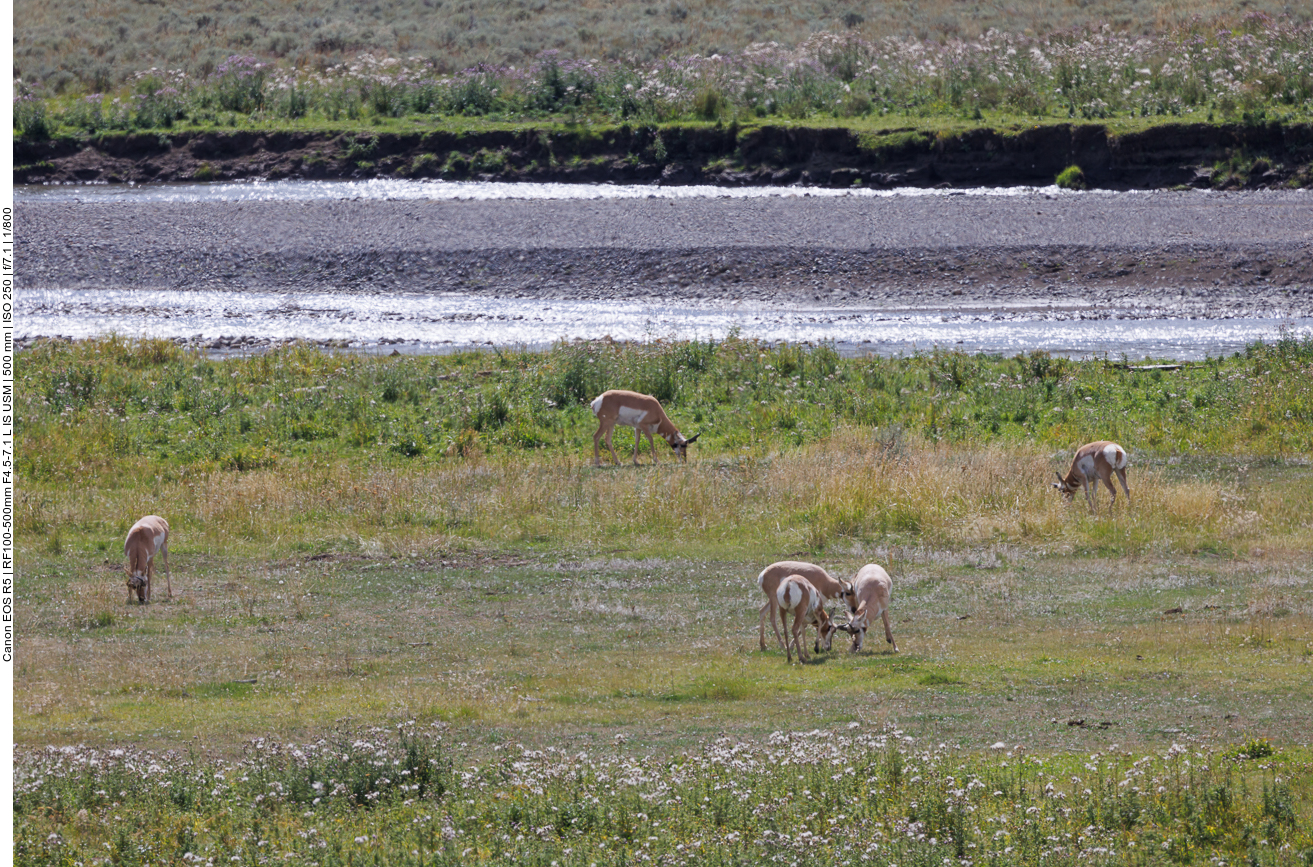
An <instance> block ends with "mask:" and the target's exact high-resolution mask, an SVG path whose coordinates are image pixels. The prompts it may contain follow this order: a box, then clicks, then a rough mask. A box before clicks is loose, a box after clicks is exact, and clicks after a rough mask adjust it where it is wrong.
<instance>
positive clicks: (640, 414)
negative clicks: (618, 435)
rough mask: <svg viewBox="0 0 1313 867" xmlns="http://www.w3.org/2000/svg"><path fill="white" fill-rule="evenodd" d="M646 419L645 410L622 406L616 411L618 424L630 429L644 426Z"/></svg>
mask: <svg viewBox="0 0 1313 867" xmlns="http://www.w3.org/2000/svg"><path fill="white" fill-rule="evenodd" d="M645 418H647V410H645V409H632V408H630V407H627V406H622V407H620V409H618V410H616V423H617V424H622V425H626V426H628V427H638V426H639V425H640V424H642V422H643V419H645Z"/></svg>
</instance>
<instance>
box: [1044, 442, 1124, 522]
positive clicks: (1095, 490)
mask: <svg viewBox="0 0 1313 867" xmlns="http://www.w3.org/2000/svg"><path fill="white" fill-rule="evenodd" d="M1128 466H1130V460H1129V459H1128V458H1127V456H1126V449H1124V448H1122V447H1121V446H1119V445H1117V444H1116V443H1110V442H1108V441H1107V440H1099V441H1098V442H1097V443H1090V444H1089V445H1083V446H1081V447H1080V448H1079V449H1078V450H1077V451H1076V457H1074V458H1072V460H1071V469H1069V470H1067V476H1066V478H1063V476H1062V473H1057V476H1058V481H1057V483H1056V484H1055V485H1054V486H1053V487H1055V488H1057V489H1058V490H1059V491H1061V492H1062V493H1063V494H1065V495H1066V496H1067V499H1069V500H1070V499H1072V498H1073V497H1074V496H1075V495H1076V488H1077V486H1079V487H1081V488H1084V489H1085V501H1086V502H1088V503H1089V504H1090V509H1091V510H1093V509H1096V508H1098V504H1097V502H1096V501H1097V499H1098V494H1099V481H1102V482H1103V483H1104V484H1105V485H1107V486H1108V493H1110V494H1112V503H1113V505H1116V504H1117V489H1116V488H1114V487H1113V486H1112V474H1113V473H1116V474H1117V480H1118V481H1119V482H1121V483H1122V490H1123V491H1125V492H1126V502H1128V503H1129V502H1130V501H1131V489H1130V488H1128V487H1126V468H1127V467H1128Z"/></svg>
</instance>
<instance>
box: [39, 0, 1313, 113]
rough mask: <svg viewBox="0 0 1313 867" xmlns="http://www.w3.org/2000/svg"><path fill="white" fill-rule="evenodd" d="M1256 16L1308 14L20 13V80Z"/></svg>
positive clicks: (607, 55)
mask: <svg viewBox="0 0 1313 867" xmlns="http://www.w3.org/2000/svg"><path fill="white" fill-rule="evenodd" d="M1252 11H1258V12H1263V13H1266V14H1268V15H1272V16H1281V17H1284V18H1287V19H1290V20H1293V21H1295V22H1299V21H1301V20H1302V21H1307V20H1308V10H1307V9H1305V8H1302V7H1301V6H1299V5H1298V4H1295V5H1293V6H1292V5H1291V4H1289V3H1287V2H1284V0H1192V2H1191V3H1190V4H1189V5H1188V7H1185V8H1178V7H1173V6H1168V5H1164V4H1162V3H1157V2H1146V0H1082V2H1080V3H1063V4H1053V3H1029V4H1014V5H1011V6H1008V7H1006V8H1004V7H1001V6H999V7H994V6H981V7H979V8H973V9H972V10H971V14H970V15H963V14H962V9H961V8H960V6H959V5H957V4H956V3H954V2H952V0H925V2H921V3H916V4H903V3H891V2H886V0H875V2H863V3H856V2H853V3H838V4H835V3H826V2H821V0H801V2H797V3H790V4H788V5H781V4H776V3H765V4H763V3H757V2H747V0H715V2H711V0H641V2H639V0H617V2H608V3H597V2H584V3H572V4H560V3H548V2H521V0H517V2H510V3H507V2H500V0H465V2H462V3H459V4H456V3H453V2H444V0H394V2H390V3H388V4H387V6H386V8H384V7H380V6H371V5H368V4H347V3H330V2H327V0H306V2H302V3H300V4H298V5H296V6H295V7H288V6H287V5H286V4H285V3H280V2H274V0H244V2H243V3H242V4H241V7H240V8H235V7H234V8H218V7H214V6H207V7H203V8H202V7H200V6H197V7H186V8H184V7H177V6H173V5H162V4H153V3H138V2H132V0H104V2H100V3H97V4H95V5H94V6H89V5H88V4H86V3H85V2H83V0H52V2H37V0H17V2H16V3H15V4H14V52H13V53H14V76H15V77H17V78H20V79H22V80H23V81H24V82H28V83H41V84H42V85H43V86H45V87H48V88H50V89H51V90H53V91H55V92H62V91H65V90H69V91H73V90H81V91H83V92H88V93H90V92H106V91H109V90H112V89H113V88H114V87H116V86H117V85H118V84H120V83H122V82H123V81H124V80H126V79H127V78H128V77H130V76H131V75H132V74H133V73H135V72H138V71H140V70H143V69H149V68H151V67H156V68H158V69H183V70H185V71H186V72H188V73H189V74H193V75H201V76H205V75H209V74H210V73H211V72H213V71H214V69H215V68H217V67H218V66H219V65H220V64H222V63H223V61H224V60H225V59H226V58H227V57H229V56H230V55H233V54H253V55H255V56H257V57H261V58H265V59H270V60H272V59H279V60H280V61H281V62H283V63H285V64H286V65H287V66H288V67H294V68H321V69H322V68H324V67H325V66H330V65H333V64H337V63H342V62H344V61H347V60H351V59H352V58H354V57H357V56H359V55H361V54H365V53H370V54H379V55H385V56H392V57H411V56H416V55H418V56H421V57H424V58H428V59H431V60H432V61H433V62H434V64H435V66H436V67H437V68H438V70H439V71H440V72H455V71H458V70H461V69H466V68H471V67H475V66H479V65H481V64H489V65H493V66H504V65H516V66H523V65H525V64H526V63H527V62H529V61H531V60H532V59H533V58H535V57H537V56H538V55H540V54H541V53H542V52H544V51H549V50H556V51H560V52H561V53H562V54H563V55H564V56H567V57H578V58H582V57H596V58H599V59H606V60H620V59H626V58H632V59H634V60H636V61H637V62H641V63H649V62H654V61H658V60H660V59H661V58H664V57H670V56H684V55H690V54H699V55H702V56H704V57H710V56H711V55H714V54H722V55H723V54H726V53H732V52H734V51H738V50H741V49H742V48H743V47H745V46H747V45H749V44H752V43H754V42H779V43H783V44H786V45H794V44H797V43H799V42H801V41H803V40H804V39H806V38H807V37H808V36H810V35H811V34H813V33H815V32H818V31H824V30H833V31H847V32H853V33H856V34H860V35H863V36H865V37H867V38H878V37H881V36H885V35H897V36H912V37H916V38H918V39H928V40H936V41H945V40H951V39H967V40H970V39H974V38H977V37H979V36H980V35H981V34H984V33H985V32H987V31H989V30H991V29H992V30H1010V31H1013V32H1023V31H1024V32H1032V33H1052V32H1058V31H1065V30H1067V29H1070V28H1072V27H1087V26H1090V25H1096V24H1103V23H1107V24H1109V25H1111V26H1112V27H1113V28H1115V29H1116V30H1118V31H1119V32H1128V33H1132V34H1146V33H1152V32H1161V31H1162V30H1163V29H1165V28H1168V27H1170V26H1172V25H1175V24H1180V23H1182V22H1185V21H1188V20H1190V19H1191V18H1192V17H1195V16H1199V17H1202V18H1204V19H1214V18H1217V17H1219V16H1226V15H1243V14H1245V13H1246V12H1252Z"/></svg>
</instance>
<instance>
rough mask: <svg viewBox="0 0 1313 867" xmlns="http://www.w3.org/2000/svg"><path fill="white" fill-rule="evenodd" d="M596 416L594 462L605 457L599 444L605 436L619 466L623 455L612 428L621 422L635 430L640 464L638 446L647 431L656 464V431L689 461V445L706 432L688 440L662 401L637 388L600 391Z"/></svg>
mask: <svg viewBox="0 0 1313 867" xmlns="http://www.w3.org/2000/svg"><path fill="white" fill-rule="evenodd" d="M591 406H592V408H593V415H595V416H597V433H595V434H593V464H594V465H595V466H599V467H600V466H601V465H602V456H601V454H600V452H599V451H598V444H599V443H600V442H601V440H602V437H604V436H605V437H606V448H607V450H608V451H610V452H611V460H613V461H615V463H616V466H619V465H620V458H618V457H616V453H615V448H613V447H612V445H611V431H612V430H614V429H615V426H616V425H618V424H620V425H624V426H625V427H631V428H633V429H634V463H635V464H637V463H638V448H639V446H641V445H642V444H643V434H647V443H648V445H650V446H651V447H652V463H656V459H657V453H656V443H655V442H654V441H653V440H652V434H657V435H659V436H660V437H661V438H662V439H663V440H665V441H666V442H667V443H669V444H670V447H671V448H672V449H674V450H675V454H677V455H679V457H680V459H682V460H685V461H687V460H688V447H689V445H690V444H691V443H693V442H694V441H695V440H697V438H698V437H700V436H701V435H702V434H700V433H698V434H694V435H693V436H692V437H691V438H689V439H684V435H683V434H681V433H680V432H679V428H677V427H675V424H674V422H672V421H671V420H670V419H669V418H667V417H666V412H665V410H663V409H662V408H661V403H660V401H658V400H657V399H656V398H655V397H652V396H651V395H648V394H639V393H638V392H636V391H622V390H620V389H612V390H611V391H605V392H602V393H601V394H599V395H598V396H597V397H596V398H594V399H593V402H592V404H591Z"/></svg>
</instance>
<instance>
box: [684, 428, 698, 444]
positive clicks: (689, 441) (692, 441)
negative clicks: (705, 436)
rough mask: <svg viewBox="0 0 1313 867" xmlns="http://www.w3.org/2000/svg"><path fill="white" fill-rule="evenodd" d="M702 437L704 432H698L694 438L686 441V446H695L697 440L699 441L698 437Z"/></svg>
mask: <svg viewBox="0 0 1313 867" xmlns="http://www.w3.org/2000/svg"><path fill="white" fill-rule="evenodd" d="M700 436H702V431H698V432H697V433H695V434H693V436H691V437H689V438H688V439H686V440H684V445H686V446H691V445H693V443H695V442H697V439H698V437H700Z"/></svg>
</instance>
